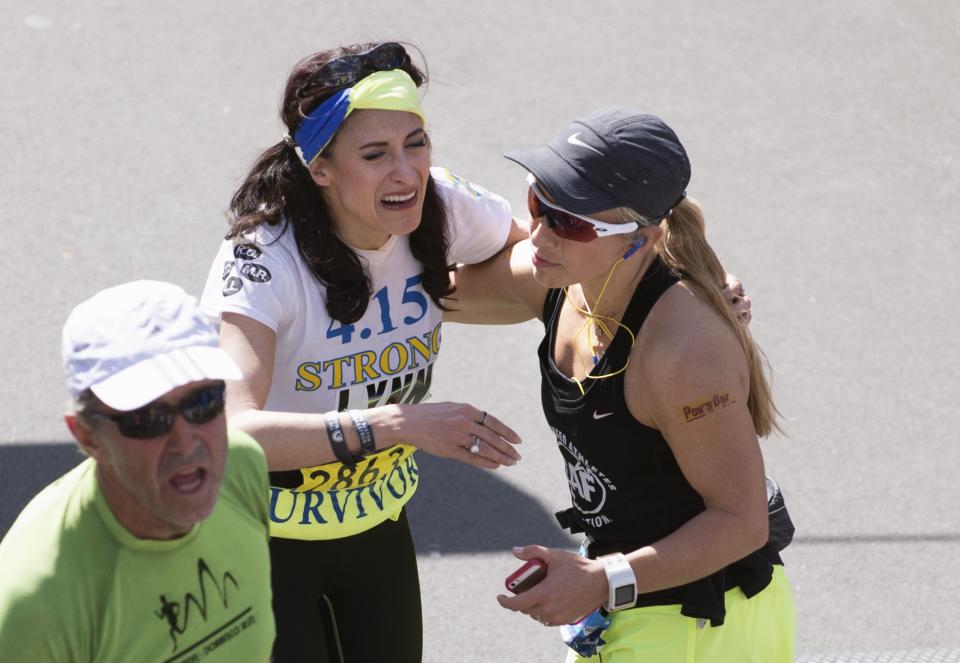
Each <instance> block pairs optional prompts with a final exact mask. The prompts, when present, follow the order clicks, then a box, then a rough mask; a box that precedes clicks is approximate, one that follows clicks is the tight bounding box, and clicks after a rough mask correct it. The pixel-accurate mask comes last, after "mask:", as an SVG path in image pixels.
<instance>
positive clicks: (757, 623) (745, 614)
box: [567, 566, 796, 663]
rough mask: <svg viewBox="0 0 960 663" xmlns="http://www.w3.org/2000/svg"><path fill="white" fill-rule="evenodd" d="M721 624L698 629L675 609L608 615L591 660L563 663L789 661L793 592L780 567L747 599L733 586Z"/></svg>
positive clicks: (665, 607)
mask: <svg viewBox="0 0 960 663" xmlns="http://www.w3.org/2000/svg"><path fill="white" fill-rule="evenodd" d="M724 599H725V601H726V607H727V615H726V617H725V618H724V622H723V626H716V627H713V626H710V623H709V622H707V623H706V625H704V626H702V627H700V626H698V620H697V619H695V618H693V617H684V616H683V615H681V614H680V606H679V605H657V606H650V607H646V608H633V609H631V610H625V611H623V612H618V613H616V614H615V615H614V616H613V624H611V626H610V628H608V629H607V630H606V632H605V633H604V634H603V639H604V641H605V642H606V643H607V644H605V645H604V646H603V647H601V648H600V652H599V653H598V655H597V656H592V657H590V658H583V657H581V656H578V655H577V654H576V653H575V652H574V651H572V650H571V651H570V652H569V655H568V656H567V663H586V662H588V661H589V663H641V662H647V661H656V662H657V663H793V639H794V627H795V624H796V614H795V612H794V606H793V591H792V590H791V588H790V583H789V582H788V581H787V576H786V574H785V573H784V572H783V567H782V566H774V567H773V579H772V580H771V581H770V584H769V585H767V586H766V588H764V590H763V591H762V592H760V593H759V594H757V595H756V596H754V597H753V598H751V599H748V598H747V597H746V596H744V595H743V592H742V591H740V588H739V587H735V588H734V589H731V590H730V591H728V592H727V593H726V594H725V595H724Z"/></svg>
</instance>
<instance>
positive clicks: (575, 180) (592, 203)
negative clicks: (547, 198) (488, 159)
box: [503, 145, 619, 214]
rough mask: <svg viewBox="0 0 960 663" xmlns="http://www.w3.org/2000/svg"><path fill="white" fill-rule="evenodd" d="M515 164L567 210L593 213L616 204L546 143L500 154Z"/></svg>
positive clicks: (616, 204)
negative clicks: (521, 167) (535, 179)
mask: <svg viewBox="0 0 960 663" xmlns="http://www.w3.org/2000/svg"><path fill="white" fill-rule="evenodd" d="M503 156H504V157H506V158H507V159H509V160H510V161H513V162H514V163H518V164H520V165H521V166H523V167H524V168H526V169H527V170H528V171H529V172H531V173H533V176H534V177H536V178H537V182H539V183H540V185H541V186H542V187H543V189H544V190H546V191H547V193H549V194H550V195H551V196H552V197H553V200H554V202H555V203H556V204H557V205H558V206H559V207H562V208H563V209H565V210H567V211H568V212H573V213H575V214H592V213H594V212H599V211H602V210H607V209H611V208H614V207H619V205H618V203H617V200H616V198H614V197H613V196H612V195H610V194H609V193H607V192H606V191H604V190H603V189H601V188H600V187H598V186H597V185H595V184H593V183H592V182H590V181H589V180H588V179H586V178H585V177H584V176H583V175H582V174H581V173H580V172H579V171H578V170H576V169H575V168H574V167H573V166H571V165H570V164H569V163H568V162H567V161H566V159H564V158H563V157H562V156H561V155H560V154H559V153H558V152H557V151H556V150H554V149H553V148H552V147H550V146H549V145H538V146H537V147H529V148H525V149H520V150H511V151H509V152H507V153H505V154H504V155H503Z"/></svg>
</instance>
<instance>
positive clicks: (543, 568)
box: [503, 557, 547, 594]
mask: <svg viewBox="0 0 960 663" xmlns="http://www.w3.org/2000/svg"><path fill="white" fill-rule="evenodd" d="M546 577H547V563H546V562H544V561H543V560H542V559H540V558H539V557H534V558H533V559H531V560H529V561H528V562H527V563H526V564H524V565H523V566H521V567H520V568H519V569H517V570H516V571H514V572H513V573H511V574H510V575H508V576H507V579H506V580H505V581H504V583H503V584H504V585H506V587H507V589H508V590H509V591H511V592H513V593H514V594H522V593H523V592H525V591H527V590H528V589H530V588H531V587H533V586H534V585H536V584H537V583H538V582H540V581H541V580H543V579H544V578H546Z"/></svg>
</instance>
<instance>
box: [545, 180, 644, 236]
mask: <svg viewBox="0 0 960 663" xmlns="http://www.w3.org/2000/svg"><path fill="white" fill-rule="evenodd" d="M527 184H529V185H530V189H529V191H528V192H527V208H528V209H529V210H530V216H532V217H533V218H535V219H536V218H540V217H543V218H544V219H546V222H547V227H548V228H550V230H552V231H553V232H554V233H555V234H556V235H557V237H562V238H563V239H569V240H571V241H574V242H592V241H593V240H595V239H596V238H597V237H606V236H608V235H622V234H624V233H631V232H633V231H635V230H638V229H639V228H640V224H639V223H637V222H636V221H631V222H630V223H604V222H603V221H597V220H596V219H591V218H590V217H589V216H581V215H579V214H574V213H573V212H568V211H566V210H565V209H562V208H560V207H557V206H556V205H555V204H553V203H551V202H550V201H549V200H547V199H546V197H545V196H544V195H543V193H541V191H540V187H539V186H538V185H537V180H536V179H535V178H534V177H533V175H528V176H527Z"/></svg>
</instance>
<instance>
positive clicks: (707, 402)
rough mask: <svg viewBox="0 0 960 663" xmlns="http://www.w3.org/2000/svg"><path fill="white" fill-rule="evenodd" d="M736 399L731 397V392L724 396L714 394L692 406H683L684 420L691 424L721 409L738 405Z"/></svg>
mask: <svg viewBox="0 0 960 663" xmlns="http://www.w3.org/2000/svg"><path fill="white" fill-rule="evenodd" d="M736 402H737V401H736V399H734V398H733V396H731V395H730V392H727V393H724V394H714V395H713V396H710V397H709V398H702V399H699V400H697V401H696V402H694V403H691V404H690V405H684V406H683V410H682V413H683V418H684V419H685V420H686V422H687V423H688V424H689V423H690V422H691V421H696V420H697V419H702V418H703V417H705V416H707V415H708V414H712V413H713V412H716V411H717V410H719V409H721V408H725V407H727V406H728V405H731V404H733V403H736Z"/></svg>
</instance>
